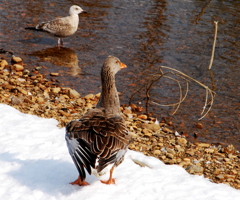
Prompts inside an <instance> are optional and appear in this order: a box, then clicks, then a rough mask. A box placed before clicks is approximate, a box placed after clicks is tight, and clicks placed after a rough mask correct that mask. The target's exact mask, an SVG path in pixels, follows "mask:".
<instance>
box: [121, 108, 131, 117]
mask: <svg viewBox="0 0 240 200" xmlns="http://www.w3.org/2000/svg"><path fill="white" fill-rule="evenodd" d="M123 113H124V114H125V115H128V114H132V111H131V110H130V109H129V108H124V110H123Z"/></svg>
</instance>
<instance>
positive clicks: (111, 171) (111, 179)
mask: <svg viewBox="0 0 240 200" xmlns="http://www.w3.org/2000/svg"><path fill="white" fill-rule="evenodd" d="M113 170H114V167H112V168H111V169H110V177H109V179H108V180H107V181H101V182H102V183H104V184H107V185H110V184H115V179H114V178H112V173H113Z"/></svg>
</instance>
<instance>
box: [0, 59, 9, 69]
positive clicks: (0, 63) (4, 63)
mask: <svg viewBox="0 0 240 200" xmlns="http://www.w3.org/2000/svg"><path fill="white" fill-rule="evenodd" d="M7 66H8V62H7V61H6V60H1V61H0V69H1V70H3V69H4V68H5V67H7Z"/></svg>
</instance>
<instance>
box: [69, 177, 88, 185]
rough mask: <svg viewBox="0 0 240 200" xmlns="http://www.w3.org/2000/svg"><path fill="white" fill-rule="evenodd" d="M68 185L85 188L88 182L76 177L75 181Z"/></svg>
mask: <svg viewBox="0 0 240 200" xmlns="http://www.w3.org/2000/svg"><path fill="white" fill-rule="evenodd" d="M70 184H72V185H79V186H86V185H89V183H88V182H86V181H82V180H81V178H80V176H78V178H77V180H75V181H73V182H71V183H70Z"/></svg>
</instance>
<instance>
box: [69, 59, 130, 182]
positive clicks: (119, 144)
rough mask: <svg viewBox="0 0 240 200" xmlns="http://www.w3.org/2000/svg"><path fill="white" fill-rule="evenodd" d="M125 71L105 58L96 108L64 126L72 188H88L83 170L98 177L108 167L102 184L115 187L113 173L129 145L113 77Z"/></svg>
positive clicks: (116, 62) (111, 60) (119, 65)
mask: <svg viewBox="0 0 240 200" xmlns="http://www.w3.org/2000/svg"><path fill="white" fill-rule="evenodd" d="M125 67H126V65H124V64H123V63H122V62H120V60H119V59H118V58H116V57H113V56H109V57H108V58H107V59H106V61H105V63H104V65H103V67H102V71H101V79H102V92H101V97H100V100H99V102H98V104H97V106H96V108H94V109H91V110H89V111H88V112H87V113H86V114H85V115H84V116H83V117H82V118H81V119H79V120H75V121H71V122H70V123H69V124H68V125H67V126H66V136H65V139H66V142H67V146H68V150H69V153H70V155H71V157H72V159H73V162H74V163H75V165H76V168H77V170H78V172H79V177H78V179H77V180H76V181H74V182H72V184H78V185H80V186H82V185H88V183H87V182H86V181H85V179H86V173H85V170H84V169H86V171H87V172H88V173H89V174H91V173H92V171H93V170H96V171H97V173H101V172H102V170H103V169H105V168H106V167H107V166H109V165H112V168H111V170H110V178H109V180H107V181H102V182H103V183H106V184H113V183H115V180H114V179H113V178H112V173H113V169H114V167H117V166H118V165H119V164H120V163H121V162H122V161H123V159H124V155H125V153H126V151H127V147H128V144H129V141H130V136H129V132H128V129H127V127H126V125H125V121H124V119H123V118H122V116H121V112H120V103H119V97H118V92H117V89H116V86H115V74H116V73H117V72H118V71H119V70H120V69H121V68H125Z"/></svg>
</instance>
